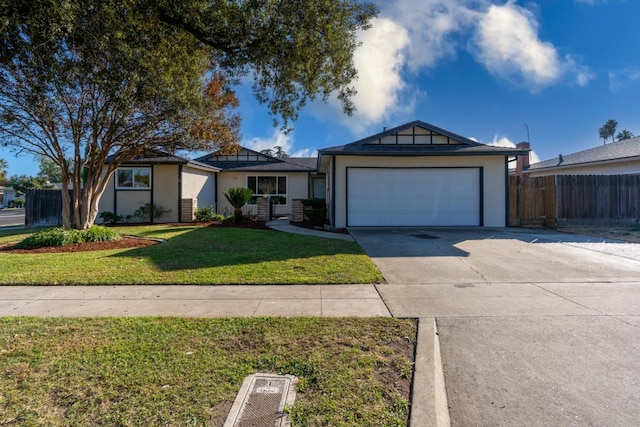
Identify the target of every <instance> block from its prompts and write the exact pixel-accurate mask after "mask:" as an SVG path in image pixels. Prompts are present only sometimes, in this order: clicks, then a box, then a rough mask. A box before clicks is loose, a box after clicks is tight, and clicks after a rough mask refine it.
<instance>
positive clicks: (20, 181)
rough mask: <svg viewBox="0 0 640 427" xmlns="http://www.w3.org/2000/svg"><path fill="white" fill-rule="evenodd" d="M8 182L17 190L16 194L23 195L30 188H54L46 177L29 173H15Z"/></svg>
mask: <svg viewBox="0 0 640 427" xmlns="http://www.w3.org/2000/svg"><path fill="white" fill-rule="evenodd" d="M8 184H9V185H10V186H11V187H13V189H14V190H16V196H18V197H19V196H23V195H25V194H26V193H27V190H28V189H30V188H53V185H51V184H47V181H46V180H45V179H42V178H40V177H33V176H27V175H13V176H12V177H11V178H9V182H8Z"/></svg>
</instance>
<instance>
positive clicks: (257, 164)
mask: <svg viewBox="0 0 640 427" xmlns="http://www.w3.org/2000/svg"><path fill="white" fill-rule="evenodd" d="M222 157H223V158H229V157H231V158H233V159H227V160H219V159H218V156H217V154H216V153H210V154H207V155H205V156H202V157H199V158H197V159H196V160H197V161H199V162H202V163H205V164H207V165H211V166H213V167H216V168H218V169H220V170H223V171H237V172H314V171H315V170H316V162H317V158H316V157H272V156H268V155H266V154H263V153H260V152H258V151H254V150H251V149H249V148H246V147H240V150H239V152H238V154H236V155H231V156H227V155H225V156H222ZM249 157H251V158H252V159H253V158H255V159H256V160H244V158H247V159H248V158H249ZM257 159H260V160H257Z"/></svg>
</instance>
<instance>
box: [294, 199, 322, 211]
mask: <svg viewBox="0 0 640 427" xmlns="http://www.w3.org/2000/svg"><path fill="white" fill-rule="evenodd" d="M300 202H302V205H303V206H308V207H311V208H313V209H318V208H325V207H327V200H326V199H320V198H317V197H315V198H311V199H303V200H300Z"/></svg>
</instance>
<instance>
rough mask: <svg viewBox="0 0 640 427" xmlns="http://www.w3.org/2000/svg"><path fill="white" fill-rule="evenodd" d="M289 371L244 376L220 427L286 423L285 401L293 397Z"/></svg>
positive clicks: (281, 426) (283, 426)
mask: <svg viewBox="0 0 640 427" xmlns="http://www.w3.org/2000/svg"><path fill="white" fill-rule="evenodd" d="M297 382H298V379H297V378H296V377H294V376H293V375H274V374H262V373H258V374H253V375H249V376H248V377H246V378H245V379H244V382H243V383H242V387H240V391H239V392H238V396H237V397H236V400H235V402H234V403H233V407H232V408H231V411H230V412H229V415H228V416H227V420H226V422H225V423H224V427H263V426H275V427H288V426H289V420H288V418H287V416H286V414H285V412H284V408H285V405H287V406H289V407H290V406H292V405H293V402H294V401H295V398H296V390H295V388H296V384H297Z"/></svg>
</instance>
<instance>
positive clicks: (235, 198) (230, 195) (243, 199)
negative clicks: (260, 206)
mask: <svg viewBox="0 0 640 427" xmlns="http://www.w3.org/2000/svg"><path fill="white" fill-rule="evenodd" d="M224 197H225V198H226V199H227V201H228V202H229V203H230V204H231V206H233V207H234V208H236V209H242V207H243V206H244V205H246V204H247V203H248V202H249V200H251V197H253V190H251V189H249V188H243V187H232V188H230V189H229V191H227V192H226V193H224Z"/></svg>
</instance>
